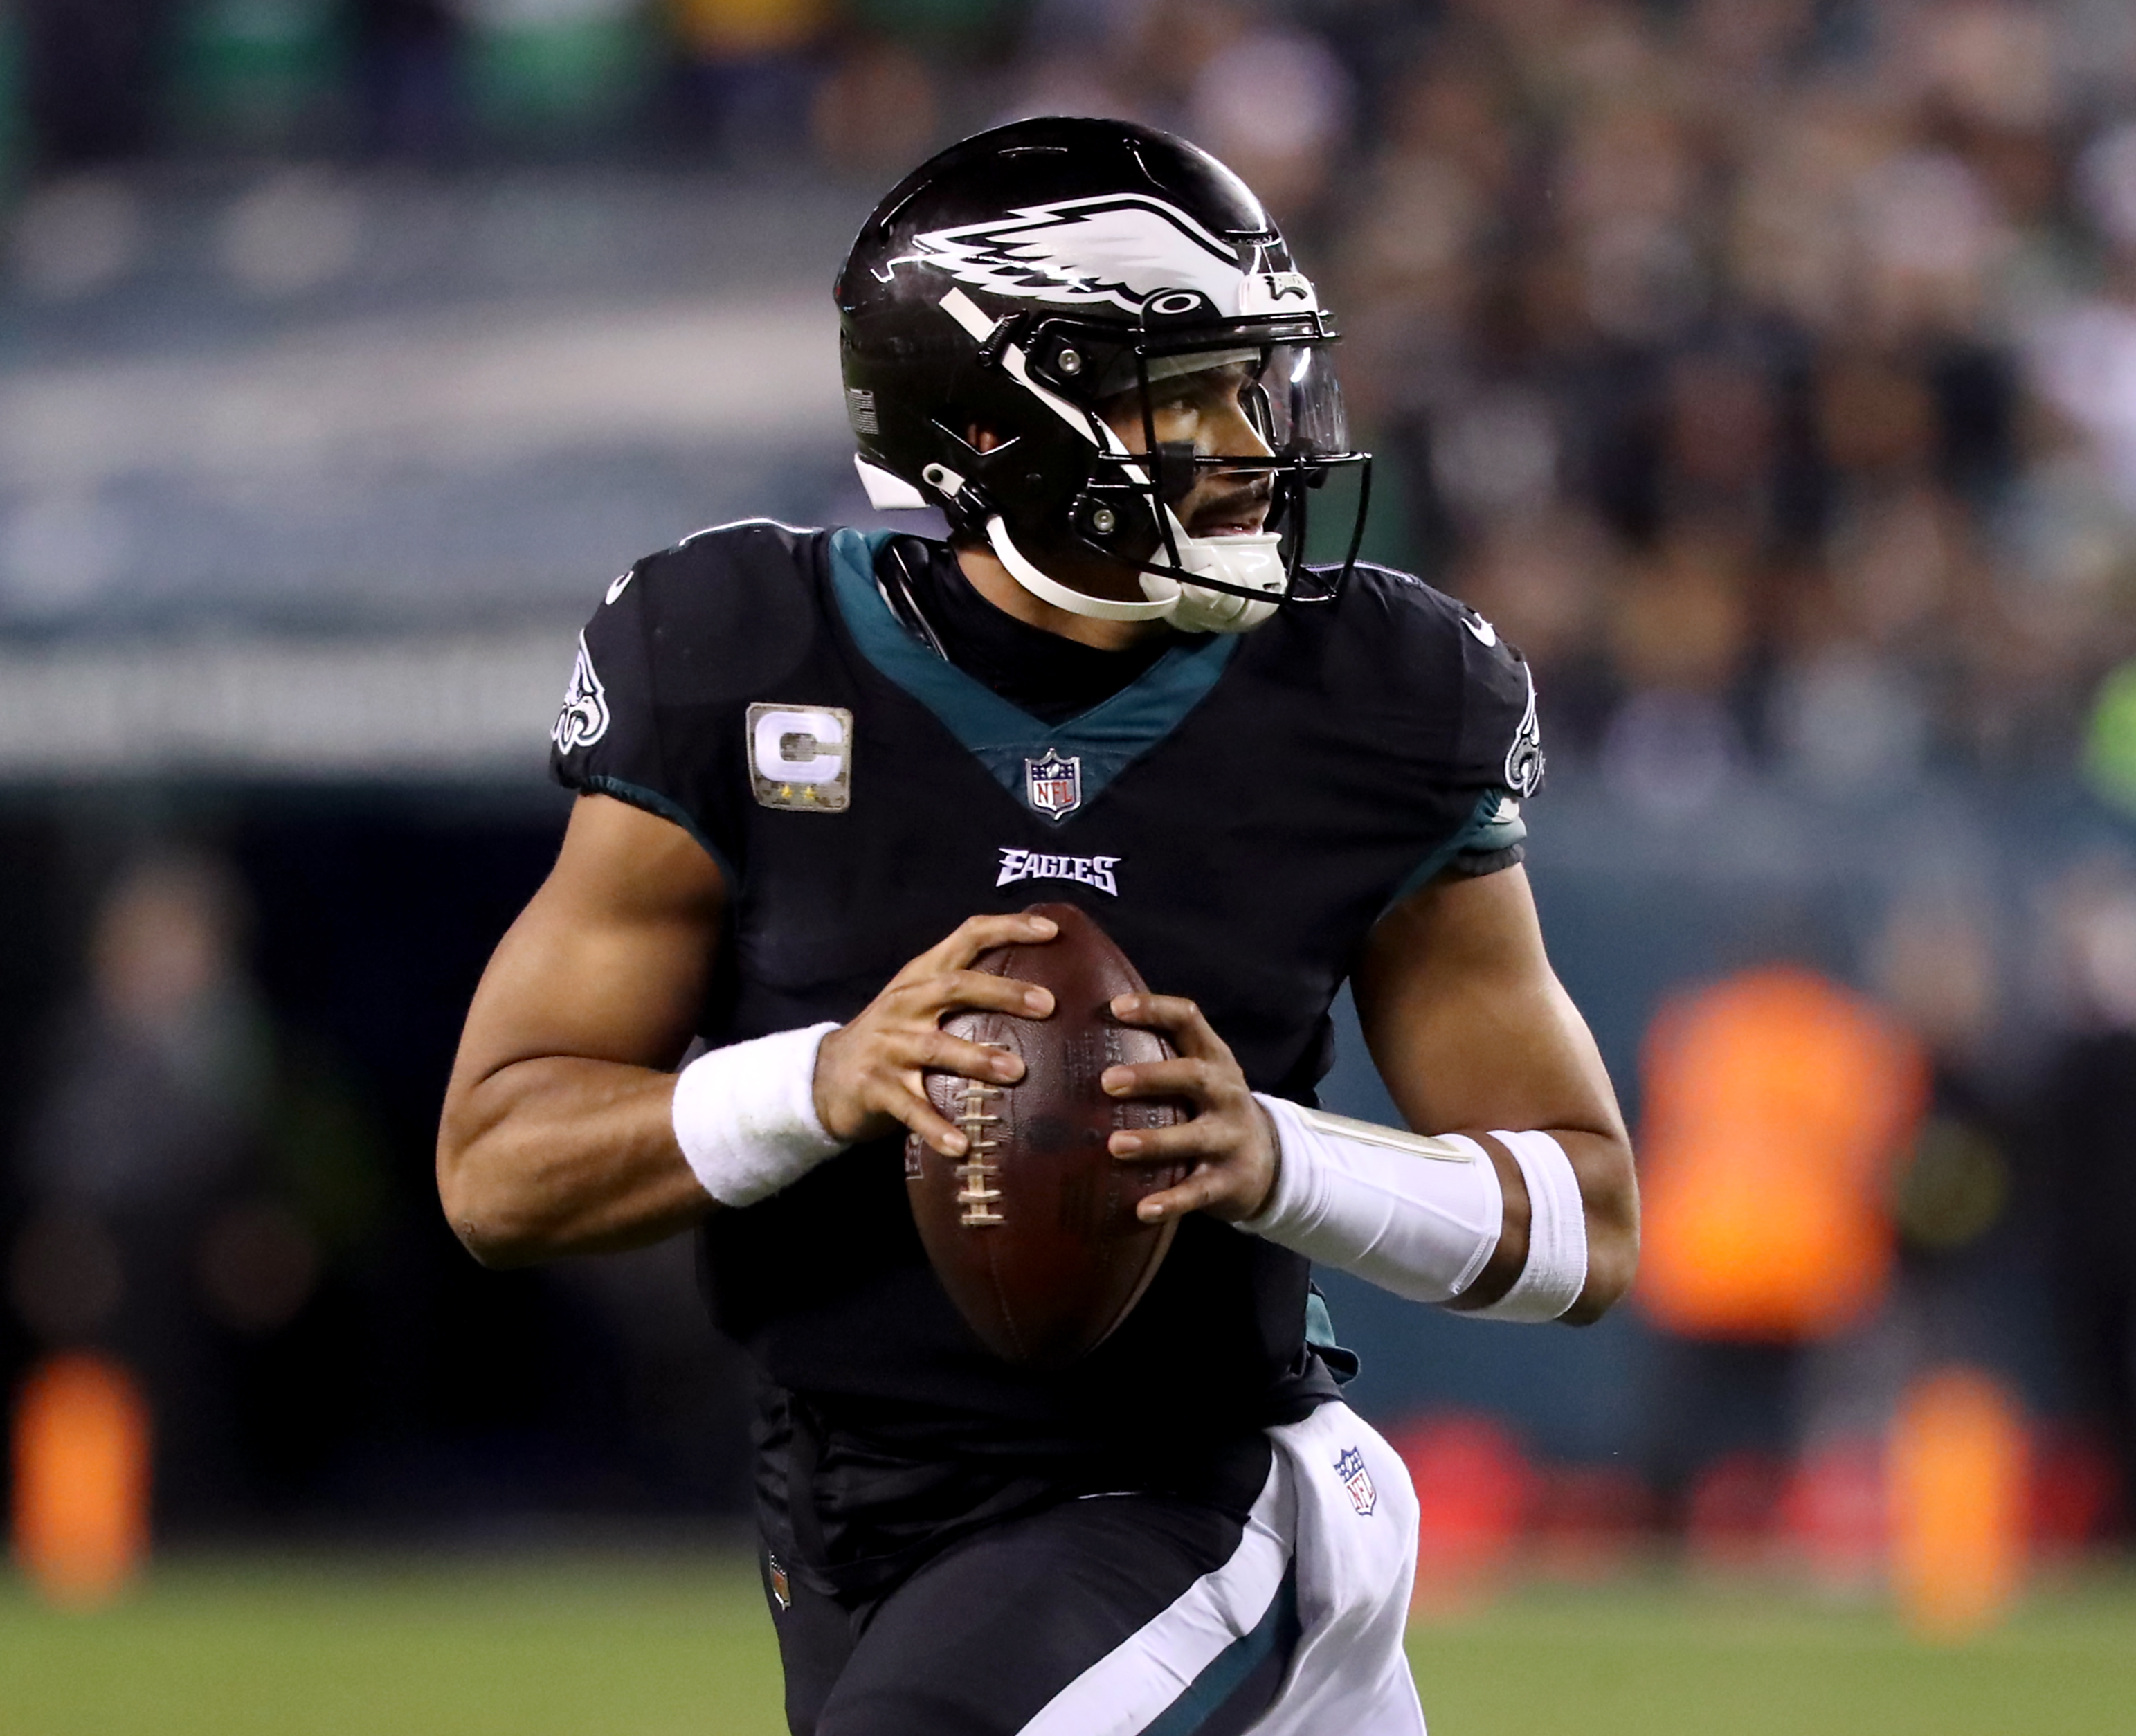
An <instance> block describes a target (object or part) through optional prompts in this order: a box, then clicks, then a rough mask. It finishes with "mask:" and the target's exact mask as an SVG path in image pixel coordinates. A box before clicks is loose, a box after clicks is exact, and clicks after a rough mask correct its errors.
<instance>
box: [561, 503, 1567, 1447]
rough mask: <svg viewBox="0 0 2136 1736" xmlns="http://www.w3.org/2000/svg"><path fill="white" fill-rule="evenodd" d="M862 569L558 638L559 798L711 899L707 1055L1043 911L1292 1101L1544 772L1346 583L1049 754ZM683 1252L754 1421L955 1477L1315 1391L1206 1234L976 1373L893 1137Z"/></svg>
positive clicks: (693, 544) (737, 531)
mask: <svg viewBox="0 0 2136 1736" xmlns="http://www.w3.org/2000/svg"><path fill="white" fill-rule="evenodd" d="M886 541H887V536H886V533H867V534H863V533H862V532H860V531H853V530H839V531H802V530H794V529H791V528H789V527H788V526H784V525H779V524H774V523H769V522H765V521H753V522H748V523H744V524H739V525H731V526H723V527H721V528H720V529H717V530H713V531H705V532H703V533H701V534H700V535H698V536H694V537H692V538H691V539H690V540H689V541H687V542H684V543H683V544H682V545H681V546H678V547H677V548H674V549H671V550H667V551H666V552H664V553H662V554H659V555H653V556H651V557H649V558H648V559H647V560H643V561H641V562H640V563H638V565H637V566H635V567H634V568H633V569H632V570H630V572H629V573H628V574H626V575H624V576H623V577H622V578H620V579H617V580H616V582H615V583H614V584H613V585H612V586H610V588H609V591H608V594H607V598H606V599H605V601H604V603H603V604H601V606H600V608H599V609H596V610H595V614H594V617H593V618H592V620H591V621H590V623H588V624H587V627H586V629H585V633H584V635H583V637H582V638H581V640H580V652H579V658H578V663H577V667H576V668H575V672H574V674H573V677H572V681H571V686H570V694H569V696H568V697H567V699H566V704H565V706H564V708H563V710H562V713H561V715H560V716H559V718H558V720H557V724H556V736H555V740H556V752H555V759H554V765H555V770H556V776H557V777H558V778H559V779H560V780H561V782H562V783H565V784H566V785H567V786H569V787H570V788H573V789H575V790H579V791H582V792H599V793H605V794H608V795H610V796H614V797H616V798H620V799H621V800H624V801H625V802H629V803H635V804H637V805H638V806H639V807H644V808H647V809H649V810H650V811H652V812H654V813H657V814H660V815H662V816H663V817H667V819H670V820H672V821H673V822H675V823H676V824H677V825H678V826H681V827H684V828H685V829H686V830H687V831H688V832H690V833H691V834H692V836H694V837H696V838H697V840H698V841H700V842H701V844H702V845H703V846H704V847H705V848H706V851H709V852H710V853H711V855H712V856H713V857H714V858H715V860H716V861H717V862H718V864H719V866H720V867H721V871H722V873H723V874H724V875H725V876H726V880H727V884H728V887H729V890H730V912H729V917H728V932H727V933H726V937H725V938H724V939H723V942H722V944H721V953H720V964H719V969H718V972H717V982H716V990H715V992H714V995H713V997H712V1000H711V1004H709V1005H708V1006H707V1007H706V1012H705V1017H704V1021H703V1023H702V1026H701V1030H702V1035H703V1036H704V1037H705V1039H706V1041H708V1042H710V1043H714V1044H721V1043H729V1042H735V1041H740V1040H745V1039H748V1038H750V1037H755V1036H759V1035H764V1034H765V1033H767V1032H770V1031H774V1030H786V1029H789V1028H791V1027H794V1026H805V1025H809V1024H813V1023H815V1022H818V1021H823V1020H827V1019H829V1020H837V1021H845V1020H847V1019H850V1018H852V1016H854V1015H855V1014H856V1013H857V1012H859V1011H861V1010H862V1008H863V1007H864V1006H867V1003H868V1002H869V1001H871V999H872V998H873V997H875V996H876V993H877V992H879V991H880V990H881V988H882V987H883V985H884V984H885V983H886V982H887V981H888V980H889V978H890V977H891V976H892V975H893V974H894V973H895V972H896V971H897V970H898V969H899V968H900V967H901V966H903V965H904V964H905V963H906V962H907V961H908V960H909V959H910V958H913V957H914V956H915V955H916V954H917V953H921V952H923V951H925V949H926V948H929V947H930V946H932V945H934V943H936V942H938V941H939V940H940V939H941V938H943V937H944V935H946V934H947V933H949V931H950V930H951V929H954V928H955V927H956V926H957V925H958V924H959V923H960V922H962V921H964V919H966V918H967V917H969V916H971V915H973V914H976V913H983V912H991V911H1001V910H1014V909H1022V907H1023V906H1025V905H1027V904H1032V903H1036V902H1040V901H1043V900H1067V901H1068V902H1070V903H1073V904H1079V905H1080V906H1081V907H1082V908H1084V909H1086V910H1087V911H1088V912H1089V913H1090V914H1091V916H1093V917H1094V918H1095V919H1096V920H1097V921H1098V923H1099V924H1100V925H1101V926H1102V927H1103V928H1104V929H1105V930H1106V931H1107V932H1108V933H1109V934H1111V935H1112V937H1113V938H1114V940H1116V941H1117V942H1118V943H1119V944H1120V946H1121V947H1122V948H1123V949H1124V951H1125V952H1126V953H1127V955H1128V956H1129V958H1132V959H1133V960H1134V963H1135V964H1136V967H1137V968H1138V969H1139V970H1140V971H1141V972H1142V974H1143V977H1144V978H1145V980H1147V981H1148V983H1149V984H1150V986H1151V987H1152V988H1153V989H1155V990H1158V991H1159V992H1165V993H1170V994H1179V995H1187V996H1191V997H1193V998H1194V999H1195V1000H1196V1001H1198V1002H1199V1003H1200V1004H1201V1007H1202V1008H1203V1010H1204V1011H1206V1014H1207V1016H1208V1017H1209V1019H1210V1021H1211V1024H1212V1025H1213V1026H1215V1028H1216V1030H1217V1031H1218V1032H1220V1033H1221V1035H1222V1036H1223V1037H1224V1039H1225V1040H1226V1042H1228V1043H1229V1044H1230V1045H1231V1047H1232V1049H1233V1050H1234V1051H1235V1053H1236V1055H1237V1056H1238V1058H1239V1061H1240V1065H1241V1066H1242V1067H1243V1068H1244V1069H1245V1074H1246V1077H1247V1079H1249V1080H1250V1082H1251V1084H1253V1086H1254V1087H1255V1089H1259V1090H1263V1091H1268V1092H1272V1093H1279V1094H1282V1095H1284V1096H1287V1097H1290V1098H1295V1099H1297V1100H1299V1101H1301V1102H1310V1101H1311V1100H1312V1093H1313V1086H1314V1084H1315V1082H1316V1080H1318V1078H1319V1077H1320V1075H1321V1074H1323V1072H1324V1071H1325V1070H1326V1068H1327V1065H1328V1060H1329V1037H1328V1030H1329V1027H1328V1008H1329V1006H1330V1003H1331V1002H1332V1001H1333V997H1334V996H1335V994H1336V992H1337V989H1338V987H1340V986H1341V984H1342V982H1343V980H1344V978H1345V977H1347V974H1348V972H1350V970H1351V968H1352V966H1353V965H1354V964H1355V963H1356V962H1357V958H1358V956H1359V953H1360V950H1361V949H1362V947H1363V945H1364V943H1365V939H1366V936H1367V933H1368V932H1369V931H1370V930H1371V927H1372V925H1373V924H1374V922H1375V921H1376V919H1378V917H1379V916H1380V915H1381V913H1383V912H1384V911H1385V910H1386V909H1387V908H1388V906H1389V905H1390V904H1392V903H1393V902H1394V901H1395V900H1397V899H1398V898H1400V897H1401V895H1403V893H1404V892H1405V890H1408V889H1410V888H1411V887H1414V886H1416V885H1421V884H1422V883H1423V882H1424V881H1425V880H1429V879H1430V878H1431V877H1432V876H1434V875H1436V874H1438V873H1439V872H1440V871H1441V870H1443V869H1444V868H1445V867H1446V866H1448V865H1449V864H1450V863H1454V861H1456V859H1457V858H1459V859H1462V860H1463V861H1467V862H1468V863H1470V864H1474V863H1477V862H1483V863H1486V864H1488V863H1491V862H1494V861H1495V862H1502V861H1508V860H1512V859H1513V856H1512V851H1513V846H1517V843H1518V840H1519V838H1520V836H1521V835H1522V821H1521V819H1520V817H1519V810H1518V803H1519V800H1520V799H1521V798H1524V797H1526V796H1527V795H1528V794H1529V793H1532V789H1533V788H1534V786H1535V784H1536V781H1537V778H1539V776H1540V773H1541V755H1540V753H1539V751H1538V749H1537V744H1536V725H1535V701H1534V692H1533V687H1532V683H1531V682H1530V681H1529V678H1528V672H1527V667H1526V666H1525V664H1524V663H1523V662H1522V660H1521V658H1520V657H1519V656H1518V654H1517V652H1514V651H1513V650H1512V648H1511V647H1508V646H1507V645H1505V644H1504V643H1502V642H1501V641H1500V640H1499V639H1498V637H1497V636H1496V634H1495V633H1493V630H1492V628H1490V626H1489V625H1488V623H1485V622H1484V621H1483V620H1482V619H1481V618H1479V617H1478V616H1477V615H1475V614H1474V613H1472V612H1470V611H1468V610H1467V609H1464V608H1463V607H1462V606H1461V605H1460V604H1457V603H1455V602H1454V601H1452V600H1451V599H1448V598H1446V597H1444V596H1443V595H1441V594H1439V593H1438V592H1436V591H1435V590H1433V589H1430V587H1429V586H1427V585H1425V584H1422V583H1420V581H1419V580H1417V579H1413V578H1410V577H1408V576H1407V575H1402V574H1399V573H1395V572H1390V571H1386V570H1381V569H1379V568H1375V567H1362V568H1360V569H1359V570H1357V573H1356V575H1354V577H1353V579H1352V582H1351V583H1350V584H1348V585H1347V588H1346V589H1345V590H1344V592H1343V594H1342V598H1341V599H1340V600H1339V601H1338V602H1336V603H1333V604H1326V605H1322V606H1318V607H1310V608H1307V607H1299V608H1294V609H1285V610H1284V611H1282V612H1281V613H1279V614H1278V615H1277V616H1276V618H1274V619H1273V620H1271V621H1269V623H1266V624H1265V625H1264V626H1262V627H1260V628H1257V629H1255V631H1253V632H1252V633H1245V634H1240V635H1235V636H1215V635H1201V636H1192V637H1188V636H1182V637H1181V638H1179V639H1178V641H1177V643H1174V644H1173V645H1172V647H1171V648H1170V649H1168V650H1167V651H1165V652H1164V653H1163V655H1162V656H1161V657H1158V658H1157V659H1156V660H1155V661H1154V662H1151V663H1149V664H1148V667H1145V668H1143V670H1142V671H1141V672H1140V673H1139V674H1138V676H1135V678H1134V679H1133V680H1132V681H1129V683H1128V684H1127V685H1126V686H1124V687H1122V688H1121V689H1120V691H1118V692H1116V693H1114V694H1113V695H1112V696H1110V697H1109V698H1107V699H1105V700H1104V701H1102V702H1101V703H1099V704H1097V705H1095V706H1093V707H1091V708H1090V709H1089V710H1085V711H1083V712H1081V713H1080V715H1074V716H1070V717H1068V718H1066V719H1065V720H1059V721H1054V722H1047V721H1044V720H1041V719H1039V718H1037V717H1035V716H1033V715H1031V714H1029V713H1027V712H1026V711H1024V710H1021V709H1019V708H1018V707H1017V706H1016V705H1014V704H1012V703H1011V702H1010V701H1008V700H1007V699H1005V698H1003V697H1002V696H1001V695H1000V694H999V693H998V692H996V691H993V690H992V689H991V688H989V687H988V686H987V685H985V684H984V683H983V682H982V681H978V680H977V679H975V678H974V677H973V676H971V675H969V674H968V673H967V672H965V671H964V670H963V669H961V668H959V667H957V666H956V665H955V664H954V663H953V662H950V661H949V660H948V658H947V657H945V656H944V655H943V654H942V653H941V652H940V650H939V647H937V646H935V645H934V644H932V643H930V641H929V638H928V636H927V635H926V634H925V633H924V631H920V630H915V627H914V625H913V624H912V623H910V621H909V620H908V619H907V618H905V615H904V614H902V613H901V611H900V609H898V608H897V607H895V606H894V605H893V602H892V599H891V594H890V593H889V591H888V590H887V589H886V587H885V585H884V584H883V583H882V581H881V579H880V578H879V577H878V572H877V558H878V555H879V554H880V552H881V550H882V549H883V548H884V546H885V543H886ZM702 1249H703V1254H704V1262H703V1263H704V1270H705V1273H706V1283H707V1287H708V1291H709V1294H710V1297H711V1305H712V1309H713V1312H714V1315H715V1317H716V1321H717V1322H718V1324H719V1325H720V1326H721V1328H722V1329H723V1330H724V1331H726V1332H727V1333H728V1334H730V1335H731V1336H733V1337H735V1339H737V1340H739V1341H740V1342H741V1343H742V1344H743V1345H744V1346H746V1347H747V1348H748V1349H749V1350H750V1352H751V1353H752V1354H753V1355H754V1356H755V1359H756V1360H757V1362H758V1363H759V1365H760V1367H761V1369H762V1370H764V1372H765V1374H766V1375H768V1376H769V1379H770V1380H771V1381H773V1382H774V1383H775V1384H777V1385H778V1386H779V1388H781V1389H785V1390H786V1391H788V1392H789V1393H794V1394H802V1395H804V1396H805V1397H806V1398H807V1399H808V1400H809V1401H811V1402H812V1403H817V1404H823V1405H824V1406H827V1407H829V1408H832V1409H842V1410H843V1412H844V1413H845V1414H853V1413H855V1412H857V1411H865V1410H867V1409H869V1408H871V1407H873V1408H874V1409H876V1412H877V1413H878V1414H890V1413H891V1412H893V1411H894V1412H895V1413H896V1414H898V1415H900V1416H901V1417H903V1418H905V1419H906V1420H907V1421H908V1422H909V1421H910V1420H911V1419H913V1418H925V1419H926V1420H927V1422H928V1423H929V1426H930V1427H931V1428H933V1429H934V1431H935V1438H937V1439H939V1441H941V1442H942V1443H945V1444H946V1445H948V1446H949V1447H953V1448H954V1450H955V1451H958V1452H1020V1451H1026V1450H1028V1451H1030V1452H1042V1453H1056V1452H1059V1453H1073V1452H1078V1451H1082V1450H1090V1451H1094V1452H1117V1451H1118V1450H1119V1447H1120V1444H1121V1443H1123V1442H1132V1441H1134V1440H1138V1439H1141V1440H1158V1439H1163V1438H1168V1437H1176V1436H1177V1435H1178V1434H1179V1433H1182V1432H1186V1433H1193V1434H1196V1435H1199V1436H1203V1437H1206V1438H1214V1437H1216V1436H1217V1435H1219V1434H1221V1433H1223V1432H1225V1431H1226V1430H1235V1429H1238V1428H1258V1427H1260V1426H1263V1425H1264V1424H1265V1423H1270V1422H1274V1421H1278V1420H1282V1419H1283V1418H1284V1414H1286V1413H1288V1414H1299V1413H1300V1412H1301V1411H1302V1409H1305V1408H1309V1406H1310V1404H1312V1403H1313V1402H1317V1395H1318V1394H1320V1393H1322V1392H1323V1391H1327V1390H1332V1388H1329V1387H1328V1386H1327V1385H1326V1383H1325V1377H1324V1375H1323V1373H1322V1371H1321V1370H1320V1369H1319V1365H1318V1363H1317V1361H1316V1360H1315V1359H1314V1358H1313V1356H1312V1355H1310V1354H1309V1353H1308V1351H1307V1349H1306V1324H1307V1312H1308V1269H1307V1264H1306V1262H1305V1261H1304V1260H1303V1259H1302V1258H1299V1256H1298V1255H1296V1254H1291V1253H1289V1252H1288V1251H1286V1250H1284V1249H1280V1248H1278V1247H1276V1246H1274V1244H1270V1243H1268V1242H1265V1241H1262V1240H1260V1239H1258V1238H1255V1237H1252V1236H1248V1235H1243V1234H1240V1233H1239V1232H1237V1231H1236V1230H1235V1229H1231V1228H1230V1227H1229V1226H1228V1225H1226V1224H1221V1223H1219V1222H1217V1221H1216V1220H1213V1219H1209V1218H1205V1217H1198V1216H1197V1217H1190V1218H1188V1219H1187V1220H1186V1221H1185V1222H1184V1223H1182V1225H1181V1226H1180V1229H1179V1232H1178V1234H1177V1239H1176V1240H1175V1242H1174V1244H1173V1245H1172V1251H1171V1253H1170V1254H1169V1256H1168V1258H1167V1259H1166V1261H1165V1263H1164V1265H1163V1268H1161V1270H1160V1271H1159V1273H1158V1276H1157V1278H1156V1279H1155V1281H1154V1282H1153V1283H1152V1284H1151V1286H1150V1287H1149V1290H1148V1292H1147V1293H1146V1294H1145V1295H1144V1297H1143V1300H1142V1302H1141V1303H1140V1305H1139V1306H1138V1307H1137V1308H1136V1310H1135V1311H1134V1313H1133V1314H1132V1315H1131V1316H1130V1317H1129V1319H1128V1321H1126V1322H1125V1323H1124V1325H1123V1326H1121V1327H1120V1329H1119V1331H1117V1332H1116V1333H1114V1336H1112V1337H1111V1338H1110V1339H1109V1341H1107V1342H1106V1343H1105V1344H1104V1346H1101V1347H1100V1350H1098V1351H1096V1352H1095V1354H1094V1355H1091V1356H1090V1357H1089V1358H1088V1359H1086V1360H1085V1361H1083V1362H1082V1363H1081V1364H1080V1365H1077V1366H1075V1367H1074V1368H1072V1369H1070V1370H1066V1371H1065V1372H1061V1373H1053V1374H1037V1373H1033V1372H1031V1371H1028V1370H1021V1369H1017V1368H1015V1367H1012V1366H1011V1365H1007V1364H1005V1363H1002V1362H1001V1361H998V1360H996V1359H995V1358H994V1357H993V1356H992V1355H990V1354H989V1353H988V1351H987V1350H984V1349H983V1347H982V1346H980V1344H979V1342H978V1340H977V1339H976V1338H975V1337H974V1336H973V1335H972V1333H971V1332H970V1331H969V1330H968V1328H967V1327H966V1326H965V1325H964V1321H962V1319H961V1318H960V1317H959V1316H958V1314H957V1313H956V1312H955V1310H954V1308H953V1307H952V1306H951V1305H950V1303H949V1300H948V1298H947V1297H946V1296H945V1295H944V1292H943V1291H942V1289H941V1287H940V1286H939V1283H937V1282H936V1281H935V1278H934V1274H933V1273H932V1271H931V1270H930V1268H929V1266H928V1263H927V1260H926V1257H925V1254H924V1253H923V1251H922V1250H921V1248H920V1241H919V1238H918V1235H917V1234H916V1232H915V1229H914V1228H913V1224H912V1219H911V1214H910V1209H909V1207H908V1206H907V1205H906V1203H905V1181H904V1168H903V1163H902V1157H901V1150H900V1147H899V1142H897V1141H896V1140H881V1141H876V1142H871V1143H868V1144H865V1145H862V1146H857V1147H854V1148H852V1150H850V1151H847V1152H844V1153H842V1154H841V1155H840V1156H838V1157H835V1158H833V1159H832V1160H831V1161H829V1162H828V1163H825V1164H824V1165H823V1166H821V1167H819V1168H818V1169H817V1170H815V1171H813V1172H812V1173H811V1174H809V1175H808V1176H806V1177H804V1178H803V1180H802V1181H799V1182H798V1183H796V1184H795V1185H794V1186H792V1187H790V1188H789V1189H787V1190H785V1191H784V1192H783V1193H780V1194H779V1195H774V1197H773V1198H771V1199H769V1200H765V1201H763V1202H761V1203H760V1204H759V1205H753V1206H750V1207H749V1208H747V1209H746V1210H729V1211H721V1212H718V1213H716V1214H715V1215H713V1216H712V1217H711V1218H710V1219H709V1220H707V1222H706V1226H705V1229H704V1230H703V1232H702Z"/></svg>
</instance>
